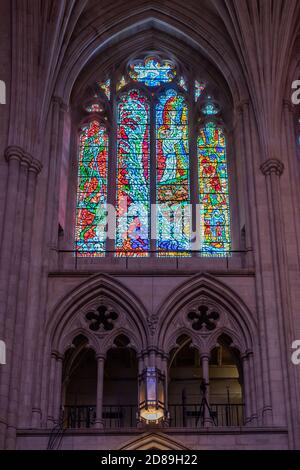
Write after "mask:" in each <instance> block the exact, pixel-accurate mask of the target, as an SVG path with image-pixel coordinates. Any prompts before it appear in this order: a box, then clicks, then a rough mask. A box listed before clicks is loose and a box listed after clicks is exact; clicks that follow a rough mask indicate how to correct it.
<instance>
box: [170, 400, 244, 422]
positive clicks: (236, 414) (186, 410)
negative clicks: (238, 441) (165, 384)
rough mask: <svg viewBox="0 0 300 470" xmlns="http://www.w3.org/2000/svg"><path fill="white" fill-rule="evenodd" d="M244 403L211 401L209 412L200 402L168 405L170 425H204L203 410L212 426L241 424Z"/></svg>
mask: <svg viewBox="0 0 300 470" xmlns="http://www.w3.org/2000/svg"><path fill="white" fill-rule="evenodd" d="M244 407H245V405H244V404H232V403H230V404H229V403H217V404H216V403H211V404H210V412H209V410H208V409H206V411H205V410H204V409H203V408H201V406H200V404H191V405H190V404H189V405H187V404H186V405H183V404H178V405H169V414H170V427H174V428H178V427H179V428H181V427H183V428H186V427H187V428H199V427H201V426H203V425H204V412H205V413H206V415H207V417H208V418H209V419H210V421H211V425H212V426H226V427H227V426H243V424H244Z"/></svg>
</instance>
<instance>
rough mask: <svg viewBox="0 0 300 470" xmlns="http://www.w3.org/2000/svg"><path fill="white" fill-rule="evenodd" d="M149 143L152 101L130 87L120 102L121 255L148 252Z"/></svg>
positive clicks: (119, 237) (119, 206) (117, 244)
mask: <svg viewBox="0 0 300 470" xmlns="http://www.w3.org/2000/svg"><path fill="white" fill-rule="evenodd" d="M149 146H150V143H149V104H148V102H147V99H146V97H145V96H144V95H143V94H142V93H141V92H140V91H139V90H130V91H129V92H128V93H127V94H125V95H123V96H122V98H121V101H120V103H119V105H118V176H117V229H116V231H117V232H116V250H117V251H118V256H148V253H147V251H148V250H149V244H150V243H149V212H150V180H149V153H150V152H149Z"/></svg>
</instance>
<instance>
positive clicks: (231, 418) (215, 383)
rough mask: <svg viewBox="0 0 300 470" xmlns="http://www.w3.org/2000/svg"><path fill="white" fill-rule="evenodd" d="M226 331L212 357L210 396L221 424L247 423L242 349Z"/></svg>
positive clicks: (210, 362)
mask: <svg viewBox="0 0 300 470" xmlns="http://www.w3.org/2000/svg"><path fill="white" fill-rule="evenodd" d="M231 343H232V340H231V338H230V337H229V336H227V335H225V334H223V335H221V336H220V337H219V339H218V345H217V346H216V347H215V348H214V349H213V350H212V351H211V354H210V360H209V398H210V406H211V410H212V412H213V414H214V418H215V420H216V424H217V425H218V426H234V425H241V424H243V408H244V407H243V373H242V367H241V360H240V354H239V351H238V350H236V349H234V348H231V347H230V345H231Z"/></svg>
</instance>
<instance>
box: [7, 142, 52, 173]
mask: <svg viewBox="0 0 300 470" xmlns="http://www.w3.org/2000/svg"><path fill="white" fill-rule="evenodd" d="M5 158H6V161H7V162H9V161H10V160H13V159H14V160H18V161H19V162H20V163H21V164H22V165H26V166H28V170H29V171H33V172H34V173H36V174H38V173H39V172H40V171H41V169H42V167H43V165H42V163H41V162H40V161H39V160H37V159H36V158H34V157H33V156H32V155H30V154H29V153H28V152H25V150H24V149H22V148H21V147H18V146H15V145H10V146H9V147H7V148H6V150H5Z"/></svg>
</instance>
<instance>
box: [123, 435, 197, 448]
mask: <svg viewBox="0 0 300 470" xmlns="http://www.w3.org/2000/svg"><path fill="white" fill-rule="evenodd" d="M148 449H149V450H150V449H157V450H188V447H185V446H183V445H182V444H180V443H179V442H177V441H176V440H174V439H171V438H170V437H169V436H166V435H165V434H162V433H154V432H151V433H147V434H144V435H142V436H139V437H138V438H137V439H134V440H131V441H130V442H128V443H127V444H125V445H123V446H122V447H121V448H120V449H119V450H148Z"/></svg>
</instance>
